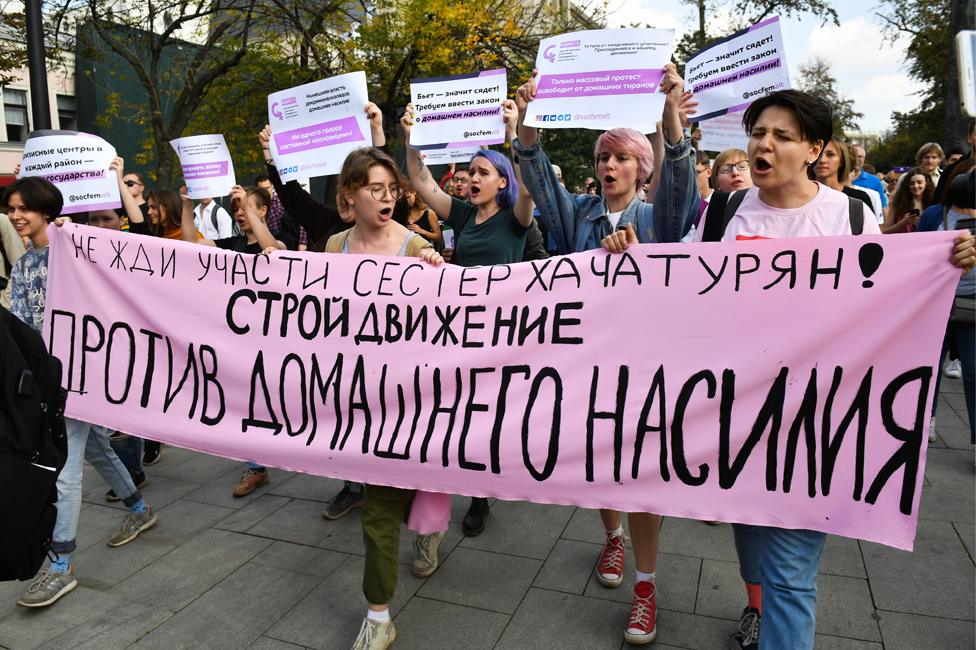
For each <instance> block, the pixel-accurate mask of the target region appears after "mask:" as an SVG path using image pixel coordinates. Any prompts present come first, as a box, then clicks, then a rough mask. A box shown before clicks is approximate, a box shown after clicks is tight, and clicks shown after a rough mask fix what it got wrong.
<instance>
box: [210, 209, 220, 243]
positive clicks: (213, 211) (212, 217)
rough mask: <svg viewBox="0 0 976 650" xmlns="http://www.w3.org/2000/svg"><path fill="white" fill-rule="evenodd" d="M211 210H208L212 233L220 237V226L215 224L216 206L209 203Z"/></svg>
mask: <svg viewBox="0 0 976 650" xmlns="http://www.w3.org/2000/svg"><path fill="white" fill-rule="evenodd" d="M210 205H212V206H213V208H212V209H211V210H210V223H211V224H213V229H214V232H215V233H217V236H218V237H220V226H219V225H218V224H217V204H216V203H213V202H211V203H210Z"/></svg>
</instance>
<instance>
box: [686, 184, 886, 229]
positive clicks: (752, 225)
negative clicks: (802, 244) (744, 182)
mask: <svg viewBox="0 0 976 650" xmlns="http://www.w3.org/2000/svg"><path fill="white" fill-rule="evenodd" d="M817 189H818V192H817V195H816V196H815V197H813V199H812V200H811V201H810V202H809V203H807V204H806V205H804V206H802V207H799V208H774V207H772V206H769V205H766V204H765V203H763V202H762V201H761V200H760V199H759V188H758V187H751V188H749V191H748V193H747V194H746V196H745V198H744V199H742V204H741V205H740V206H739V209H738V210H736V213H735V216H733V217H732V220H731V221H729V225H728V226H727V227H726V228H725V234H724V235H723V236H722V241H735V240H748V239H786V238H788V237H825V236H828V235H850V234H851V220H850V215H849V208H848V206H849V203H850V202H849V201H848V198H847V195H846V194H844V193H843V192H838V191H837V190H832V189H830V188H829V187H827V186H826V185H822V184H820V183H817ZM872 216H873V215H872V214H871V211H870V210H865V211H864V217H865V218H864V230H863V233H862V234H865V235H880V234H881V229H880V228H878V224H877V223H876V222H875V220H874V219H872V218H871V217H872ZM706 218H707V217H706ZM704 232H705V218H702V222H701V223H700V224H699V226H698V230H697V232H695V239H694V241H701V238H702V235H703V234H704Z"/></svg>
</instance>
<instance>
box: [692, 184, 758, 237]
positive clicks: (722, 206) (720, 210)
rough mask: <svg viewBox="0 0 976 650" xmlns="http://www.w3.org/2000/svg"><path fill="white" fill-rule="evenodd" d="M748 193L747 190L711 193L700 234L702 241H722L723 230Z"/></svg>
mask: <svg viewBox="0 0 976 650" xmlns="http://www.w3.org/2000/svg"><path fill="white" fill-rule="evenodd" d="M748 192H749V190H747V189H746V190H736V191H735V192H732V193H731V194H729V193H727V192H712V199H711V200H710V201H709V202H708V210H707V211H706V212H705V231H704V232H703V233H702V241H722V236H723V235H725V229H726V228H727V227H728V225H729V222H730V221H732V217H734V216H735V213H736V211H737V210H738V209H739V206H740V205H742V200H743V199H745V198H746V193H748Z"/></svg>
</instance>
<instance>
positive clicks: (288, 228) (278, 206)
mask: <svg viewBox="0 0 976 650" xmlns="http://www.w3.org/2000/svg"><path fill="white" fill-rule="evenodd" d="M254 186H255V187H260V188H261V189H262V190H264V191H265V192H267V193H268V194H269V195H270V196H271V209H270V210H268V218H267V220H266V221H267V224H268V230H270V231H271V234H272V235H274V237H275V239H278V240H280V241H282V242H284V243H285V245H286V246H287V247H288V250H298V251H305V250H308V233H306V232H305V229H304V228H302V227H301V226H299V225H298V224H296V223H295V222H294V220H293V219H292V218H291V217H290V216H289V215H288V213H287V212H286V211H285V206H284V205H282V203H281V198H280V197H279V196H278V193H277V192H276V191H275V188H274V183H272V182H271V179H270V178H268V175H267V174H258V175H257V176H255V177H254ZM296 230H297V232H296Z"/></svg>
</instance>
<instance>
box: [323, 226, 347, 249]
mask: <svg viewBox="0 0 976 650" xmlns="http://www.w3.org/2000/svg"><path fill="white" fill-rule="evenodd" d="M348 237H349V231H348V230H343V231H342V232H340V233H336V234H334V235H332V236H331V237H329V241H327V242H326V243H325V252H326V253H341V252H342V248H343V246H345V245H346V239H347V238H348Z"/></svg>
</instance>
